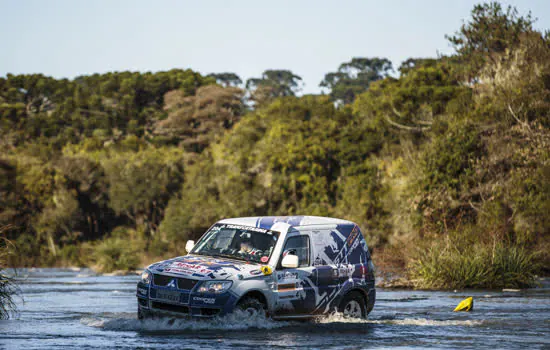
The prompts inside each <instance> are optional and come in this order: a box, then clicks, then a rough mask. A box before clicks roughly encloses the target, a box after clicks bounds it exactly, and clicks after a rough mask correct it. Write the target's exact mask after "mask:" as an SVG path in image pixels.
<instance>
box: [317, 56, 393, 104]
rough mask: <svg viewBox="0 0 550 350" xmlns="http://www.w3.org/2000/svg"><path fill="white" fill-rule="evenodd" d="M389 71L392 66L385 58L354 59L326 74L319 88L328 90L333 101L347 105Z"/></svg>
mask: <svg viewBox="0 0 550 350" xmlns="http://www.w3.org/2000/svg"><path fill="white" fill-rule="evenodd" d="M391 70H392V64H391V62H390V61H389V60H388V59H387V58H378V57H374V58H365V57H354V58H352V59H351V61H349V62H344V63H342V64H341V65H340V67H338V71H337V72H332V73H327V74H326V75H325V78H324V79H323V81H322V82H321V83H320V84H319V86H321V87H324V88H328V89H330V96H331V98H332V99H333V100H334V101H337V102H340V103H343V104H349V103H352V102H353V101H354V100H355V97H356V96H357V95H358V94H360V93H362V92H364V91H366V90H367V89H368V88H369V86H370V84H371V83H372V82H374V81H377V80H380V79H383V78H384V77H387V76H388V75H389V73H390V72H391Z"/></svg>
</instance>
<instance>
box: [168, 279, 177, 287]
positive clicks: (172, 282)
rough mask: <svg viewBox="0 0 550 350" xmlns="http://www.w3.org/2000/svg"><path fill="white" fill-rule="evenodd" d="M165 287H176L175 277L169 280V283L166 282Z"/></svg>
mask: <svg viewBox="0 0 550 350" xmlns="http://www.w3.org/2000/svg"><path fill="white" fill-rule="evenodd" d="M166 287H170V288H176V279H175V278H174V279H172V280H171V281H170V283H168V284H167V285H166Z"/></svg>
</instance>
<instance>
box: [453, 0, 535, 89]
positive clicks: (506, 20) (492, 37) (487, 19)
mask: <svg viewBox="0 0 550 350" xmlns="http://www.w3.org/2000/svg"><path fill="white" fill-rule="evenodd" d="M533 22H534V20H533V18H532V17H531V13H528V14H527V15H526V16H525V17H524V16H520V15H519V14H518V11H517V9H515V8H514V7H512V6H508V7H507V8H506V9H503V8H502V5H501V4H500V3H498V2H495V1H493V2H488V3H483V4H479V5H475V6H474V9H473V10H472V18H471V20H470V21H469V22H467V23H464V24H463V25H462V27H461V28H460V30H459V31H458V32H457V33H456V34H455V35H452V36H446V37H447V39H448V40H449V42H450V43H451V44H452V45H453V46H454V48H455V50H456V52H457V55H456V56H455V58H456V59H457V60H458V61H459V64H458V65H457V67H458V68H459V69H464V71H463V72H464V73H465V76H464V77H465V78H466V79H468V80H469V81H470V80H472V79H476V78H478V75H477V74H478V73H479V70H480V69H481V68H482V67H483V66H484V65H486V64H487V63H489V62H491V61H493V62H494V60H495V57H496V56H498V55H499V54H502V53H504V52H505V51H506V50H510V49H513V48H515V47H516V46H517V45H518V44H519V41H520V38H521V37H522V36H523V35H524V34H525V33H528V32H532V31H533ZM462 65H464V66H463V67H461V66H462Z"/></svg>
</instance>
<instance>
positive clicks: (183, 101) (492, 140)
mask: <svg viewBox="0 0 550 350" xmlns="http://www.w3.org/2000/svg"><path fill="white" fill-rule="evenodd" d="M549 39H550V37H549V36H548V35H547V34H543V33H541V32H539V31H536V30H535V29H533V20H532V19H531V17H530V15H527V16H520V15H519V14H518V13H517V11H516V10H515V9H514V8H511V7H510V8H508V9H503V8H502V7H501V6H500V5H499V4H498V3H485V4H481V5H478V6H476V7H475V8H474V9H473V12H472V18H471V19H470V20H468V21H466V22H465V24H464V25H463V26H462V27H461V28H460V30H459V31H458V32H457V33H456V34H455V35H454V36H452V37H449V40H450V42H451V44H452V45H453V46H454V48H455V50H456V52H454V53H453V54H452V55H450V56H443V57H438V58H410V59H408V60H406V61H405V62H403V63H402V64H401V65H400V67H399V68H398V71H399V75H398V76H397V75H395V76H393V75H392V76H389V74H390V72H391V69H392V65H391V62H389V61H388V60H387V59H385V58H363V57H356V58H352V59H351V60H350V61H348V62H344V63H342V64H341V65H340V67H339V69H338V70H337V71H336V72H331V73H327V74H326V75H325V79H324V80H323V82H322V83H321V86H322V87H324V88H326V89H330V95H329V96H325V95H306V96H296V95H297V94H298V93H299V91H300V88H301V78H300V77H299V76H298V75H296V74H294V73H293V72H291V71H288V70H272V69H268V70H266V71H265V72H264V73H263V74H262V76H261V77H259V78H252V79H249V80H248V81H247V83H246V88H247V90H248V91H246V92H245V91H243V90H241V89H239V88H238V87H239V86H242V80H241V78H240V77H238V76H237V75H236V74H234V73H230V72H225V73H213V74H210V75H209V76H207V77H204V76H201V75H200V74H198V73H196V72H193V71H191V70H177V69H175V70H171V71H168V72H158V73H133V72H115V73H107V74H94V75H91V76H82V77H77V78H75V79H72V80H67V79H54V78H50V77H45V76H43V75H40V74H34V75H11V74H10V75H8V76H7V77H5V78H0V147H1V149H2V151H3V152H2V154H1V155H0V225H6V224H10V225H13V228H12V229H11V230H10V231H9V232H7V233H6V236H7V238H9V239H10V240H12V241H13V242H14V245H15V247H14V248H12V250H13V252H14V254H11V255H9V256H7V257H6V259H7V260H8V262H7V263H8V264H9V265H13V266H22V265H26V266H30V265H43V266H65V265H79V266H82V265H92V266H96V267H97V268H98V269H100V270H102V271H110V270H115V269H123V270H131V269H134V268H136V267H139V266H141V264H144V263H146V262H147V261H148V260H153V259H158V258H164V257H169V256H170V255H176V254H182V253H183V252H184V250H183V249H184V248H183V247H184V245H185V241H186V240H187V239H196V238H198V237H199V236H200V235H201V234H202V233H203V232H204V231H205V230H206V229H207V228H208V226H210V225H211V224H212V223H213V222H214V221H216V220H218V219H221V218H224V217H237V216H255V215H299V214H306V215H323V216H325V215H326V216H334V217H340V218H344V219H349V220H351V221H354V222H356V223H358V224H359V225H360V226H361V228H362V230H363V232H364V234H365V235H366V236H367V238H368V242H369V246H370V248H371V249H373V253H374V256H375V259H376V258H377V254H380V253H381V254H384V253H383V252H386V254H388V253H387V252H392V253H391V254H392V255H398V256H399V259H386V260H394V261H398V260H399V261H401V262H400V263H401V264H404V262H408V263H409V266H410V268H411V270H410V272H411V276H412V277H414V278H417V279H418V283H419V284H418V285H419V286H423V287H457V288H462V287H480V288H481V287H499V288H500V287H502V286H527V285H532V282H533V280H534V278H535V275H536V274H537V273H539V272H542V273H548V272H549V271H548V268H547V266H550V254H549V253H548V251H550V240H549V237H550V220H549V217H548V212H550V188H549V184H550V171H549V169H550V163H549V159H550V152H549V151H548V150H549V149H550V129H549V127H550V119H549V118H550V114H549V113H548V109H549V107H550V105H549V101H550V98H549V97H550V41H549ZM412 245H416V246H417V249H412V248H411V246H412ZM402 266H403V265H402ZM539 267H540V269H539Z"/></svg>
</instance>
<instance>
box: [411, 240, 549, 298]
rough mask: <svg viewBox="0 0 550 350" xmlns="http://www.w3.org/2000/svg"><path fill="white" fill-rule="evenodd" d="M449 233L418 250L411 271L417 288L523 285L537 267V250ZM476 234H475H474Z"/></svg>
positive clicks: (535, 271) (509, 286)
mask: <svg viewBox="0 0 550 350" xmlns="http://www.w3.org/2000/svg"><path fill="white" fill-rule="evenodd" d="M463 235H464V234H463V233H452V234H451V235H450V236H449V237H447V238H446V239H445V240H440V241H436V242H434V243H433V244H432V245H429V246H428V247H425V248H424V249H423V250H420V251H419V252H418V254H417V257H416V260H413V262H412V263H411V266H410V268H411V275H412V277H413V278H416V279H417V287H420V288H438V289H439V288H444V289H463V288H525V287H530V286H533V281H534V280H535V277H536V274H537V273H538V272H539V271H540V265H539V262H538V257H537V253H534V252H532V251H531V250H530V249H528V248H526V247H525V246H522V245H517V244H510V243H506V242H494V243H493V244H483V243H481V242H479V241H478V242H476V240H478V239H477V237H474V238H471V237H467V238H466V239H465V238H464V237H462V236H463ZM476 236H477V235H476Z"/></svg>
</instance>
